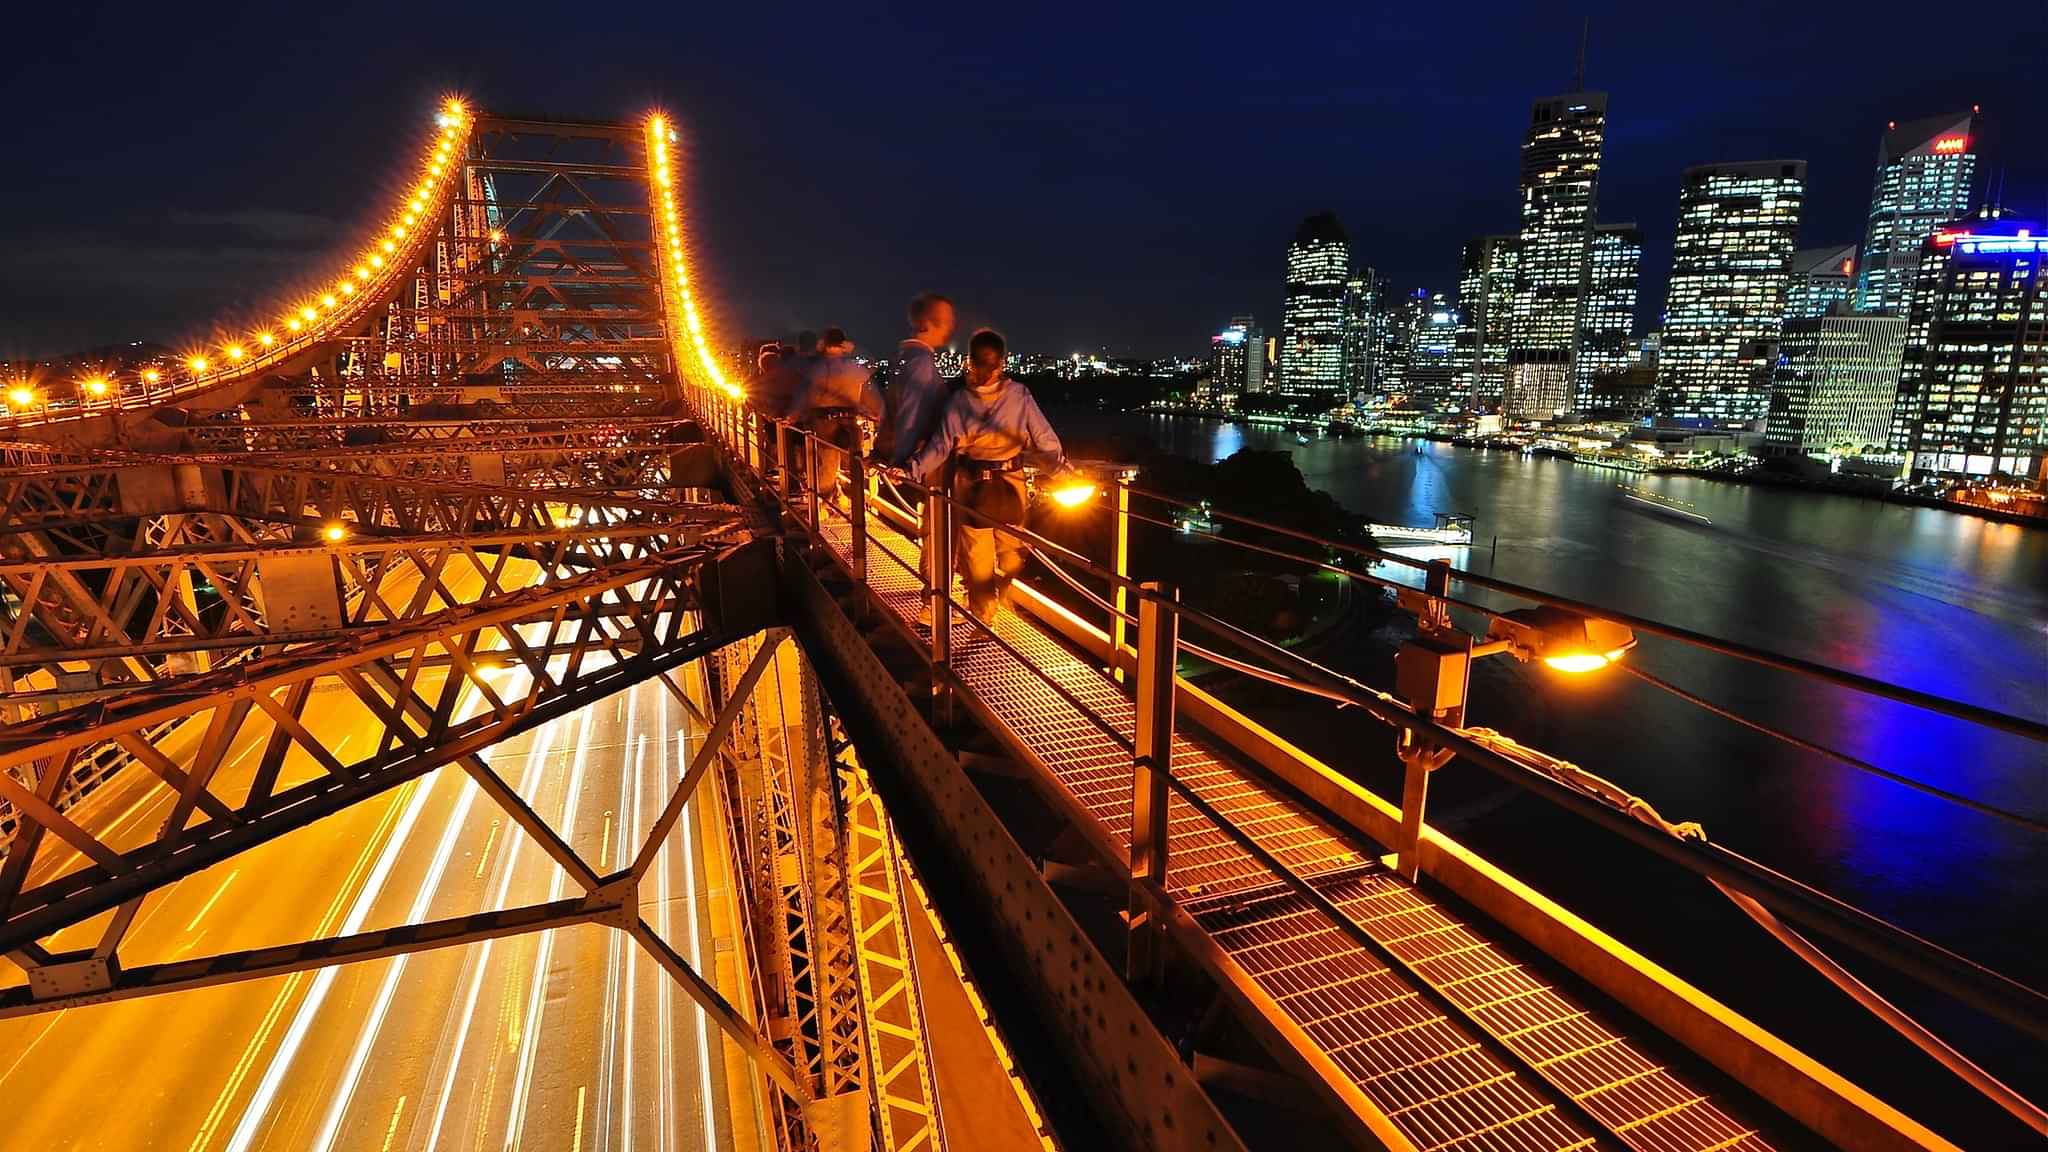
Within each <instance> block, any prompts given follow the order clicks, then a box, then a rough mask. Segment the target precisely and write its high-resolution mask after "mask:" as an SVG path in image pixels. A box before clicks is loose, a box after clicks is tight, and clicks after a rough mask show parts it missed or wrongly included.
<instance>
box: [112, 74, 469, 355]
mask: <svg viewBox="0 0 2048 1152" xmlns="http://www.w3.org/2000/svg"><path fill="white" fill-rule="evenodd" d="M434 120H435V123H436V124H438V125H439V126H440V129H441V131H440V132H439V133H438V134H436V135H435V136H434V138H433V140H432V141H431V142H430V145H429V147H428V149H427V151H426V154H425V157H424V159H423V161H422V164H421V180H420V182H419V184H418V186H417V187H416V188H414V189H413V190H412V191H411V192H410V193H408V194H407V195H406V198H405V199H404V200H402V201H401V202H400V204H399V210H398V212H397V213H395V214H394V216H395V217H396V218H398V219H402V220H403V221H404V223H405V224H408V225H409V224H413V223H415V222H417V221H418V220H419V219H420V217H421V215H423V214H425V213H426V212H427V211H428V209H429V208H430V206H431V205H432V204H433V202H434V199H435V197H436V196H437V195H438V193H439V191H440V190H441V189H442V188H444V187H445V184H444V180H445V179H446V176H447V175H449V174H450V170H451V169H453V168H454V167H455V165H454V162H453V155H454V152H455V149H456V147H457V146H458V145H459V144H460V143H461V139H462V131H463V129H464V127H465V125H466V124H467V122H468V120H469V117H468V113H467V110H466V109H465V107H464V106H463V103H462V101H460V100H457V99H449V100H447V101H444V102H443V103H442V105H441V106H440V108H439V110H438V111H437V112H436V114H435V117H434ZM406 233H407V229H406V227H405V226H404V225H399V226H395V227H393V228H392V229H391V232H390V235H391V236H392V237H393V239H386V240H381V241H379V242H377V243H375V244H373V245H372V247H371V248H370V249H369V250H367V251H365V252H364V253H363V254H362V255H361V256H360V257H358V259H357V262H356V263H354V265H353V266H352V267H351V268H350V269H349V271H347V272H345V273H344V274H343V275H342V277H341V278H340V279H339V280H338V281H337V282H336V285H335V288H334V290H333V291H332V292H329V293H326V294H324V295H322V296H321V297H320V298H319V300H318V301H317V304H318V307H319V308H320V309H323V310H326V311H328V312H333V311H334V310H335V309H337V308H338V307H340V303H341V298H346V297H353V296H354V295H355V294H356V292H357V291H358V290H359V289H360V290H363V291H367V290H369V288H370V286H371V285H372V284H373V283H375V282H376V280H377V276H378V270H382V269H384V268H385V265H386V264H387V263H388V262H387V260H386V259H385V257H387V256H395V255H397V253H398V245H397V243H396V242H395V241H396V240H402V239H404V238H405V236H406ZM379 249H381V251H379ZM393 271H394V272H395V271H396V266H395V265H394V266H393ZM319 319H320V312H319V311H316V310H315V308H314V307H313V306H311V305H307V306H303V307H301V308H299V309H298V313H297V315H296V316H287V317H286V318H285V320H284V333H285V334H284V336H283V337H282V340H281V339H280V337H279V336H278V335H277V334H276V333H273V332H260V333H254V334H251V335H250V336H249V337H248V339H249V340H253V341H254V342H255V343H256V344H257V345H259V346H260V347H262V348H266V349H268V348H275V347H276V346H277V345H278V344H279V343H281V342H296V341H299V340H304V339H308V338H312V337H315V336H319V335H323V334H325V331H324V328H323V326H322V325H320V324H319V323H318V322H319ZM246 348H247V345H246V343H235V344H230V345H228V346H227V347H226V348H225V349H223V355H224V359H225V361H226V363H227V364H228V365H230V366H237V367H240V368H243V369H246V368H247V367H249V366H253V364H254V363H256V360H254V359H252V358H251V357H250V356H249V355H248V353H247V351H246ZM184 367H185V370H186V372H187V373H189V374H192V375H198V374H201V373H204V372H205V371H207V369H208V368H209V367H211V362H209V361H208V360H207V359H206V358H205V357H200V356H195V357H192V358H191V359H189V360H187V361H186V362H185V365H184ZM144 379H145V380H150V379H151V378H150V377H149V376H148V375H145V376H144Z"/></svg>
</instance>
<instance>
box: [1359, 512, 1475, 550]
mask: <svg viewBox="0 0 2048 1152" xmlns="http://www.w3.org/2000/svg"><path fill="white" fill-rule="evenodd" d="M1365 530H1366V531H1367V532H1370V533H1372V540H1373V543H1375V544H1379V545H1382V546H1385V545H1389V544H1435V545H1439V546H1449V547H1462V546H1464V545H1469V544H1471V543H1472V517H1470V516H1467V515H1465V514H1464V513H1462V512H1439V513H1437V514H1436V520H1435V523H1433V524H1431V525H1430V526H1429V527H1427V528H1417V527H1414V526H1412V525H1407V524H1367V525H1366V526H1365Z"/></svg>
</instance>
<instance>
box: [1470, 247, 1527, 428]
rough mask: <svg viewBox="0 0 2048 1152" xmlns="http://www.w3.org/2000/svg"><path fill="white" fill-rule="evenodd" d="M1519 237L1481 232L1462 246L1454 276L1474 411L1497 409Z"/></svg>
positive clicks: (1504, 376) (1504, 387) (1503, 384)
mask: <svg viewBox="0 0 2048 1152" xmlns="http://www.w3.org/2000/svg"><path fill="white" fill-rule="evenodd" d="M1520 251H1521V241H1520V239H1518V238H1517V237H1514V236H1481V237H1480V238H1479V239H1477V240H1474V241H1472V242H1471V243H1470V244H1467V245H1465V251H1464V259H1463V261H1462V263H1461V267H1460V270H1459V275H1458V312H1459V314H1460V315H1461V316H1462V317H1463V319H1464V321H1465V332H1466V335H1465V340H1466V342H1467V350H1466V352H1465V354H1464V357H1463V358H1464V360H1465V362H1466V364H1467V365H1468V366H1469V371H1470V373H1471V377H1472V399H1471V405H1472V408H1473V410H1474V411H1478V412H1492V411H1496V410H1498V409H1499V408H1500V403H1501V396H1502V394H1503V393H1505V392H1506V391H1507V375H1508V325H1509V322H1510V321H1511V320H1512V319H1513V318H1514V299H1515V265H1516V257H1517V255H1518V254H1519V253H1520Z"/></svg>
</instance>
